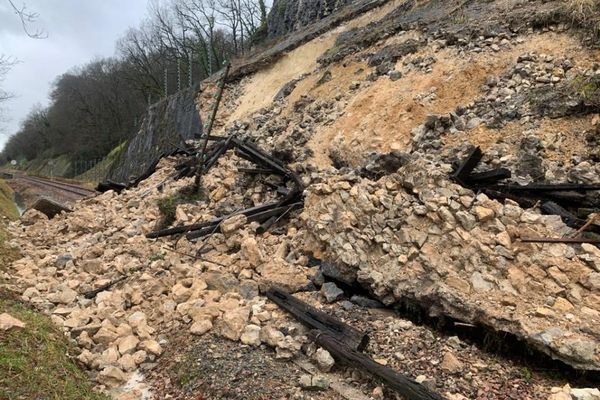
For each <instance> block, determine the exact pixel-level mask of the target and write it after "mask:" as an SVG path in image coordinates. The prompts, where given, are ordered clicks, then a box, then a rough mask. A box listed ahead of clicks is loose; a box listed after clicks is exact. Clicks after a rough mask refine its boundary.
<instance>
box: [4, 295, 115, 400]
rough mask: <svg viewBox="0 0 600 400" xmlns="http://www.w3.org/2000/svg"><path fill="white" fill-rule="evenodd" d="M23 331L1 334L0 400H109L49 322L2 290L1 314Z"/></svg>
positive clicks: (65, 340)
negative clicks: (20, 323) (96, 389)
mask: <svg viewBox="0 0 600 400" xmlns="http://www.w3.org/2000/svg"><path fill="white" fill-rule="evenodd" d="M4 312H6V313H8V314H10V315H12V316H13V317H15V318H17V319H19V320H21V321H23V322H24V323H25V324H26V326H25V328H23V329H11V330H9V331H7V332H4V331H2V332H0V399H7V400H13V399H15V400H16V399H32V400H33V399H48V400H50V399H52V400H76V399H77V400H87V399H90V400H92V399H94V400H106V399H108V398H107V397H106V396H104V395H102V394H100V393H97V392H94V391H93V390H92V385H91V384H90V382H89V379H88V377H87V376H86V374H85V373H84V372H83V371H82V370H80V369H79V367H78V366H77V365H76V364H75V363H74V362H73V360H72V359H71V357H70V355H72V354H74V353H75V351H74V348H73V347H72V346H71V344H70V343H69V342H68V340H67V339H66V338H65V336H64V335H63V334H62V332H60V330H59V329H58V328H57V327H56V326H55V325H54V324H53V323H52V322H51V321H50V319H49V318H48V317H46V316H44V315H42V314H40V313H37V312H35V311H33V310H30V309H29V308H27V307H26V306H25V305H23V304H22V303H20V302H19V301H17V300H16V299H14V297H13V296H11V294H10V293H8V292H6V291H3V290H0V313H4Z"/></svg>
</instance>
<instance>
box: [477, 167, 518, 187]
mask: <svg viewBox="0 0 600 400" xmlns="http://www.w3.org/2000/svg"><path fill="white" fill-rule="evenodd" d="M511 176H512V174H511V172H510V170H509V169H506V168H496V169H492V170H489V171H484V172H473V173H471V174H469V175H467V177H466V183H467V184H469V185H483V184H485V185H488V184H491V183H495V182H498V181H500V180H502V179H508V178H510V177H511Z"/></svg>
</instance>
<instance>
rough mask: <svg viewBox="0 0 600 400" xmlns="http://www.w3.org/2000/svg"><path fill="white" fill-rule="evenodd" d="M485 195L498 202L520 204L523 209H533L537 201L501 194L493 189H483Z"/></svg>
mask: <svg viewBox="0 0 600 400" xmlns="http://www.w3.org/2000/svg"><path fill="white" fill-rule="evenodd" d="M483 193H484V194H485V195H486V196H488V197H489V198H492V199H496V200H498V201H505V200H507V199H508V200H512V201H514V202H515V203H517V204H519V206H521V207H522V208H531V207H534V206H535V204H536V201H534V200H531V199H528V198H525V197H521V196H515V195H513V194H509V193H505V192H499V191H497V190H492V189H483Z"/></svg>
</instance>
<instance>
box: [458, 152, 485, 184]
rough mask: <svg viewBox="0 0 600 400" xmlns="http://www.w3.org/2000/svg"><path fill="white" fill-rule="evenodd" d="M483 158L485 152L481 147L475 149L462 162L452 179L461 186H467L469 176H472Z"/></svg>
mask: <svg viewBox="0 0 600 400" xmlns="http://www.w3.org/2000/svg"><path fill="white" fill-rule="evenodd" d="M482 158H483V152H482V151H481V149H480V148H479V146H477V147H474V148H473V149H471V151H469V153H468V154H467V156H466V157H465V158H464V159H463V160H462V161H461V162H460V164H459V165H458V167H457V168H456V170H455V171H454V173H453V174H452V175H450V178H451V179H454V180H455V181H457V182H458V183H460V184H461V185H463V186H466V183H467V180H468V176H469V174H471V172H472V171H473V170H474V169H475V167H476V166H477V164H479V162H480V161H481V159H482Z"/></svg>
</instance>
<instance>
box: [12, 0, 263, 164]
mask: <svg viewBox="0 0 600 400" xmlns="http://www.w3.org/2000/svg"><path fill="white" fill-rule="evenodd" d="M266 21H267V7H266V5H265V2H264V0H168V1H166V2H159V1H152V2H151V4H150V7H149V15H148V17H147V19H146V20H144V21H143V22H142V23H141V24H140V26H138V27H134V28H130V29H129V30H128V31H127V32H126V33H125V34H124V35H123V36H122V37H121V38H120V39H119V40H118V41H117V43H116V55H115V56H114V57H110V58H101V59H96V60H93V61H91V62H89V63H88V64H86V65H83V66H81V67H78V68H76V69H74V70H71V71H68V72H66V73H64V74H62V75H60V76H59V77H57V78H56V80H55V81H54V83H53V85H52V90H51V93H50V104H49V105H48V106H47V107H45V108H44V107H40V106H36V107H34V108H33V109H32V110H31V112H30V113H29V114H28V115H27V117H26V118H25V119H24V121H23V122H22V124H21V127H20V129H19V131H18V132H17V133H15V134H14V135H13V136H11V137H10V139H9V140H8V142H7V143H6V145H5V147H4V150H3V151H2V153H1V155H0V157H1V158H2V160H1V161H3V162H6V161H8V160H12V159H17V160H32V159H35V158H39V157H45V158H46V157H56V156H60V155H65V154H66V155H68V156H69V157H70V158H71V159H72V160H84V159H96V158H101V157H103V156H104V155H106V154H108V153H109V152H110V150H111V149H112V148H114V147H115V146H117V145H118V144H119V143H121V142H122V141H123V140H126V139H128V138H130V137H132V136H133V135H134V134H135V133H136V132H137V130H138V129H139V126H140V124H141V120H142V117H143V115H144V113H145V110H146V108H147V106H148V105H149V104H151V103H154V102H156V101H158V100H159V99H160V98H162V97H164V96H166V95H169V94H172V93H174V92H175V91H177V90H178V89H180V88H184V87H187V86H188V85H190V84H192V85H193V84H196V83H197V82H199V81H201V80H203V79H205V78H206V77H208V76H210V75H211V74H212V73H213V72H215V71H217V70H218V69H220V67H221V66H222V65H223V62H224V61H225V60H229V59H231V58H232V57H235V56H239V55H241V54H243V53H244V52H246V51H248V50H249V49H250V48H252V46H254V45H255V44H256V43H257V41H258V40H259V39H260V38H261V37H262V36H264V32H266ZM1 72H2V70H1V69H0V73H1ZM0 77H1V75H0ZM1 95H2V92H0V96H1Z"/></svg>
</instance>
